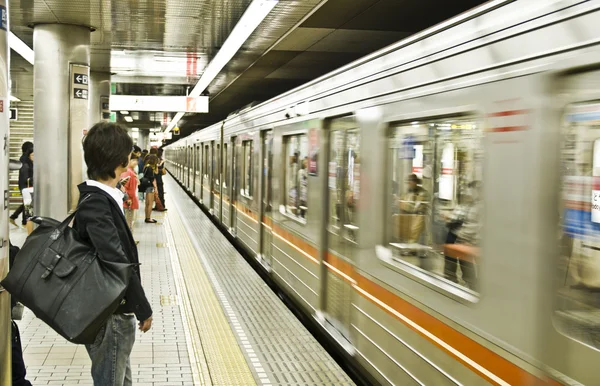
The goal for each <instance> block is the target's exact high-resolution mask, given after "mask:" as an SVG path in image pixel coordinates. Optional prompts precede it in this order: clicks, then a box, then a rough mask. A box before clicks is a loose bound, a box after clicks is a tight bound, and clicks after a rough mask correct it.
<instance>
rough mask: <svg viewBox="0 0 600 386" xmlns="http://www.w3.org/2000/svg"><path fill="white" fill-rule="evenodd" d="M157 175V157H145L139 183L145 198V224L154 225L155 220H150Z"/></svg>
mask: <svg viewBox="0 0 600 386" xmlns="http://www.w3.org/2000/svg"><path fill="white" fill-rule="evenodd" d="M157 173H158V157H157V156H156V155H154V154H149V155H148V156H147V157H146V161H145V166H144V177H143V178H142V180H141V181H140V185H141V190H142V191H143V192H144V193H145V194H146V197H145V200H146V202H145V208H144V209H145V214H146V220H145V222H146V223H151V224H156V222H157V221H156V220H155V219H153V218H152V207H153V206H154V192H156V190H157V188H156V174H157Z"/></svg>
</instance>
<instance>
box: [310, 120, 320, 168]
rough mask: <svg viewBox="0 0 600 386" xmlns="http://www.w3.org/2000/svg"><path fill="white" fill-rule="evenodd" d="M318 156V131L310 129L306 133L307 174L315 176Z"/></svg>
mask: <svg viewBox="0 0 600 386" xmlns="http://www.w3.org/2000/svg"><path fill="white" fill-rule="evenodd" d="M318 156H319V131H318V130H317V129H315V128H312V129H310V130H309V131H308V174H309V175H311V176H316V175H317V165H318V164H317V158H318Z"/></svg>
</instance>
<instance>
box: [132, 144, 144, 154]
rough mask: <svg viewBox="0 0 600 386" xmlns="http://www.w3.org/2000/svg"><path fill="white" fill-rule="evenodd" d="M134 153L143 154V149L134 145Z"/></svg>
mask: <svg viewBox="0 0 600 386" xmlns="http://www.w3.org/2000/svg"><path fill="white" fill-rule="evenodd" d="M133 152H134V153H141V152H142V148H141V147H139V146H138V145H133Z"/></svg>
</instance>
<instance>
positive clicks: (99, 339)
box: [73, 122, 152, 386]
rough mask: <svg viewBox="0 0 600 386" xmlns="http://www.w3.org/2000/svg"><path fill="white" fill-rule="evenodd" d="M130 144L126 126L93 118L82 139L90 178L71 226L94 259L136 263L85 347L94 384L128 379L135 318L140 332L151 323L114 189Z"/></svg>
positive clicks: (120, 385)
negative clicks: (120, 298)
mask: <svg viewBox="0 0 600 386" xmlns="http://www.w3.org/2000/svg"><path fill="white" fill-rule="evenodd" d="M132 146H133V142H132V140H131V137H130V136H129V135H128V134H127V130H126V129H124V128H123V127H122V126H120V125H118V124H116V123H111V122H100V123H97V124H96V125H94V126H93V127H92V128H91V129H90V130H89V131H88V133H87V135H86V136H85V138H84V140H83V153H84V158H85V163H86V165H87V168H88V169H87V174H88V177H89V178H90V179H89V180H88V181H86V182H84V183H82V184H80V185H79V192H80V199H79V210H78V211H77V214H76V215H75V222H74V224H73V229H74V230H75V231H77V232H78V233H79V236H80V237H81V240H82V241H84V242H86V243H88V244H90V245H91V246H92V247H93V248H94V249H95V250H96V251H97V253H98V256H99V258H101V259H103V260H106V261H112V262H119V263H123V264H133V265H135V266H136V268H135V269H134V272H133V274H132V275H131V278H130V282H129V286H128V288H127V290H126V291H125V297H124V298H123V301H121V304H120V305H119V308H117V310H116V311H115V313H114V314H113V315H111V316H110V318H109V319H108V320H107V321H106V322H105V324H104V325H103V326H102V327H101V329H100V331H99V332H98V335H97V336H96V339H95V341H94V343H92V344H87V345H86V346H85V347H86V349H87V352H88V354H89V356H90V359H91V361H92V378H93V380H94V385H95V386H129V385H132V384H133V379H132V373H131V365H130V360H129V357H130V356H131V351H132V349H133V344H134V342H135V325H136V318H137V320H138V321H139V323H138V326H139V329H140V330H141V331H142V332H147V331H148V330H150V328H151V327H152V308H151V307H150V303H149V302H148V299H147V298H146V294H145V293H144V289H143V288H142V281H141V276H140V271H139V267H138V264H139V259H138V251H137V247H136V246H135V242H134V240H133V235H132V234H131V231H130V229H129V226H128V225H127V220H126V219H125V215H124V212H123V193H122V192H121V191H120V190H119V189H117V188H116V186H117V182H118V181H119V177H120V175H121V174H122V173H123V172H125V171H126V170H127V168H128V166H129V161H130V155H131V148H132Z"/></svg>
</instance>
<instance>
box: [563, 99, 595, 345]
mask: <svg viewBox="0 0 600 386" xmlns="http://www.w3.org/2000/svg"><path fill="white" fill-rule="evenodd" d="M561 163H562V175H563V180H562V206H561V208H560V214H561V230H562V232H561V238H560V248H559V251H560V259H559V272H558V282H559V288H558V294H557V296H558V298H559V301H557V302H555V304H556V305H557V308H556V311H555V317H554V324H555V326H556V327H557V329H558V330H559V331H560V332H562V333H563V334H565V335H567V336H569V337H571V338H573V339H576V340H578V341H581V342H583V343H585V344H587V345H590V346H591V347H593V348H595V349H598V350H600V340H599V339H598V331H600V330H599V329H598V326H600V313H598V309H599V308H600V306H599V303H598V293H600V101H597V102H591V103H583V104H576V105H572V106H569V108H568V109H567V114H566V116H565V120H564V130H563V144H562V150H561Z"/></svg>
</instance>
